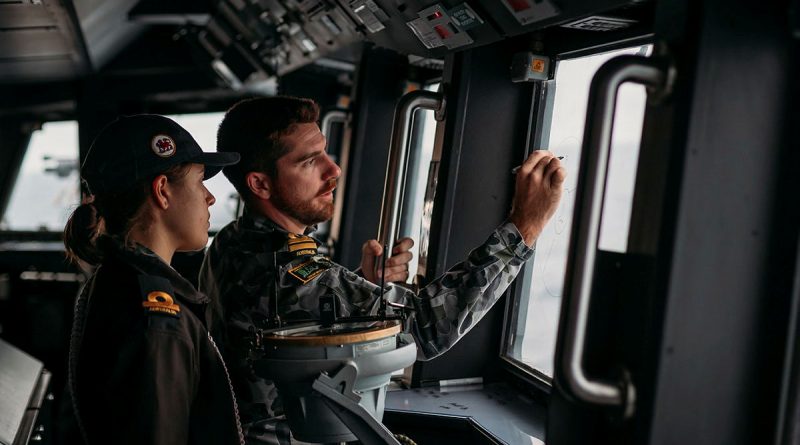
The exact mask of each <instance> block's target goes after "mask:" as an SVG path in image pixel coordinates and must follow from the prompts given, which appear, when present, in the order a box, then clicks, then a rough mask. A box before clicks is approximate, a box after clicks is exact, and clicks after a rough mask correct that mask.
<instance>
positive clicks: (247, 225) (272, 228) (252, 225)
mask: <svg viewBox="0 0 800 445" xmlns="http://www.w3.org/2000/svg"><path fill="white" fill-rule="evenodd" d="M239 227H241V228H244V229H250V230H255V231H258V232H266V233H279V234H281V235H282V236H283V237H284V238H285V237H286V235H288V233H289V232H288V231H287V230H286V229H284V228H283V227H281V226H279V225H278V224H276V223H275V222H274V221H272V220H271V219H269V218H267V217H266V216H263V215H260V214H258V213H256V212H253V211H250V210H248V209H247V207H246V206H245V210H244V213H243V214H242V216H241V217H239ZM316 231H317V225H316V224H314V225H311V226H308V228H306V231H305V233H303V235H306V236H310V237H312V238H314V240H315V241H316V242H317V244H322V243H321V242H320V240H319V239H317V238H316V237H315V236H314V235H313V234H314V232H316Z"/></svg>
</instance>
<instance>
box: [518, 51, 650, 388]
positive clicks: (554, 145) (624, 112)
mask: <svg viewBox="0 0 800 445" xmlns="http://www.w3.org/2000/svg"><path fill="white" fill-rule="evenodd" d="M649 52H650V46H643V47H636V48H628V49H625V50H619V51H613V52H608V53H603V54H595V55H591V56H587V57H581V58H576V59H571V60H564V61H561V62H559V65H558V71H557V75H556V79H555V88H556V93H555V101H554V105H553V114H552V124H551V126H550V139H549V144H548V148H549V149H550V150H551V151H552V152H553V153H554V154H556V155H558V156H563V157H564V159H563V161H562V163H563V164H564V165H565V167H566V168H567V170H568V172H569V175H568V176H567V180H566V183H565V185H564V195H563V197H562V200H561V204H560V206H559V208H558V210H557V211H556V214H555V216H554V217H553V219H552V220H551V221H550V223H549V224H548V226H547V227H546V228H545V230H544V232H542V234H541V236H540V237H539V239H538V240H537V243H536V253H535V256H534V259H533V260H532V262H531V263H530V264H529V265H528V266H526V268H525V271H524V272H523V273H522V274H521V275H522V276H521V277H520V278H521V283H522V284H521V286H522V291H521V292H519V294H518V295H519V297H518V298H517V299H516V300H515V303H514V304H515V308H514V309H515V311H514V312H513V313H514V314H515V317H516V319H515V320H512V323H510V327H509V332H507V335H506V338H507V341H506V343H505V348H506V357H508V358H510V359H511V360H512V361H513V362H514V363H515V364H516V365H518V366H521V367H523V368H524V369H527V370H528V371H530V372H532V373H533V374H534V375H536V376H537V377H539V378H541V379H542V380H545V381H549V380H550V379H551V378H552V376H553V366H554V360H553V359H554V353H555V345H556V336H557V333H558V320H559V315H560V310H561V301H562V298H561V297H562V293H563V287H564V277H565V269H566V264H567V255H568V248H569V241H570V230H571V227H572V214H573V207H574V204H575V190H576V185H577V179H578V167H579V165H580V155H581V140H582V139H583V130H584V124H585V117H586V105H587V100H588V93H589V85H590V83H591V80H592V77H593V76H594V73H595V72H596V71H597V69H598V68H599V67H600V66H601V65H602V64H603V63H605V62H606V61H608V60H609V59H611V58H613V57H616V56H619V55H622V54H642V55H647V54H649ZM644 106H645V91H644V87H642V86H638V85H630V84H628V85H624V86H623V87H622V88H621V89H620V91H619V95H618V96H617V111H616V117H615V125H614V130H613V137H612V150H611V159H610V164H609V165H610V166H609V175H608V182H607V185H606V195H605V201H604V202H605V205H604V209H603V216H602V223H601V230H600V240H599V248H600V249H603V250H608V251H615V252H625V250H626V247H627V237H628V224H629V220H630V214H631V205H632V202H633V189H634V181H635V177H636V166H637V162H638V155H639V143H640V139H641V133H642V123H643V118H644Z"/></svg>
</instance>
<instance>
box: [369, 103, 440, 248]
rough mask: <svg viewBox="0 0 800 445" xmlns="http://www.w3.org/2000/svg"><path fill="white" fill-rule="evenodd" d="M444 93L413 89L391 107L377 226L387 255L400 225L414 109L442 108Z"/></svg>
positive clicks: (379, 239) (438, 111)
mask: <svg viewBox="0 0 800 445" xmlns="http://www.w3.org/2000/svg"><path fill="white" fill-rule="evenodd" d="M443 105H444V95H443V94H441V93H436V92H433V91H426V90H417V91H412V92H410V93H408V94H406V95H405V96H403V97H401V98H400V101H399V102H398V103H397V107H396V108H395V111H394V123H393V125H392V139H391V145H390V147H389V162H388V163H387V166H386V180H385V182H384V186H383V200H382V202H381V219H380V225H379V227H378V241H380V242H381V243H382V244H383V245H384V246H385V248H386V252H387V253H386V256H387V258H388V257H390V256H391V254H392V247H394V242H395V241H396V240H397V236H398V233H397V230H398V227H399V226H400V222H399V218H400V210H401V205H402V202H403V194H404V187H403V184H404V182H405V181H404V179H405V177H406V173H407V160H408V150H409V149H410V147H409V143H408V141H409V133H410V131H411V121H412V118H413V117H414V113H415V112H416V111H417V110H419V109H427V110H435V111H436V112H437V114H438V113H440V112H441V110H442V108H443Z"/></svg>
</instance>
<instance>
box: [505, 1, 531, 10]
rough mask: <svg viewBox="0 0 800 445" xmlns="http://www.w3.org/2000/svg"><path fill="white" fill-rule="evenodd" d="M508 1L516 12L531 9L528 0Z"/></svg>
mask: <svg viewBox="0 0 800 445" xmlns="http://www.w3.org/2000/svg"><path fill="white" fill-rule="evenodd" d="M506 3H508V6H511V9H513V10H514V12H520V11H525V10H526V9H531V4H530V3H528V0H506Z"/></svg>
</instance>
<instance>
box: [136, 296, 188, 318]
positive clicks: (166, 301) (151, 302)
mask: <svg viewBox="0 0 800 445" xmlns="http://www.w3.org/2000/svg"><path fill="white" fill-rule="evenodd" d="M142 306H143V307H144V310H145V311H146V312H148V313H158V314H165V315H170V316H172V317H178V313H179V312H180V311H181V308H180V306H178V305H177V304H175V302H174V301H173V299H172V295H170V294H168V293H166V292H163V291H158V290H157V291H153V292H150V293H149V294H147V300H145V301H143V302H142Z"/></svg>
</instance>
